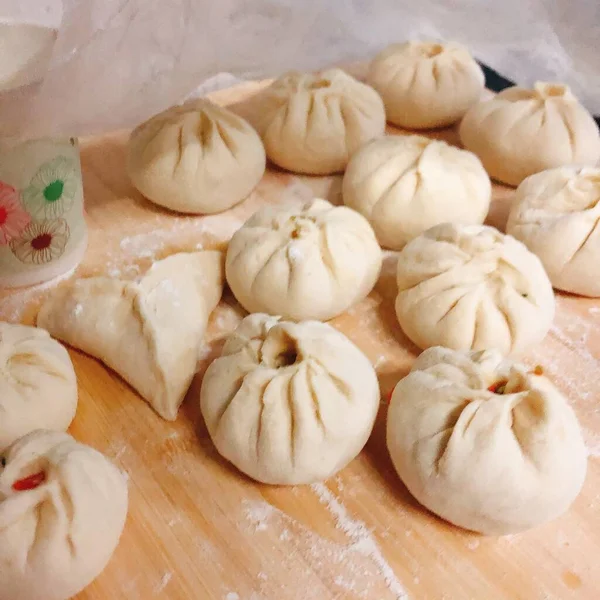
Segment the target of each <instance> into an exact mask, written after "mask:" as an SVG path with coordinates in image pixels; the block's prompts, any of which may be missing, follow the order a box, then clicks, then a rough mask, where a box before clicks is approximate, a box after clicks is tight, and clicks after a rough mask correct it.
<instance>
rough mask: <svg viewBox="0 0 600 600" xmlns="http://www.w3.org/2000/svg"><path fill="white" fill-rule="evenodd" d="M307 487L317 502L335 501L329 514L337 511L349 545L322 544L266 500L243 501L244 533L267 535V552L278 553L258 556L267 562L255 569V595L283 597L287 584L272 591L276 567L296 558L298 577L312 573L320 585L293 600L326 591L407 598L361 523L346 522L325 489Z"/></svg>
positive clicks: (309, 599)
mask: <svg viewBox="0 0 600 600" xmlns="http://www.w3.org/2000/svg"><path fill="white" fill-rule="evenodd" d="M323 487H325V486H323ZM313 489H315V490H318V492H319V493H318V494H317V495H318V496H319V498H320V499H321V498H323V500H325V499H327V500H328V502H329V503H330V502H335V503H337V508H336V509H335V510H337V511H339V512H338V513H337V515H338V516H337V517H336V522H337V525H338V527H339V528H340V530H341V531H343V533H344V534H345V535H346V536H347V537H348V538H349V543H347V544H343V543H335V542H333V541H330V540H327V539H325V538H323V537H321V536H319V535H317V534H316V533H315V532H313V531H312V530H311V529H309V528H308V527H306V526H304V525H303V524H301V523H299V522H297V521H295V520H294V519H292V518H291V517H290V516H288V515H286V514H285V513H283V512H282V511H280V510H278V509H277V508H275V507H274V506H272V505H270V504H268V503H267V502H263V501H256V502H250V501H244V502H243V504H242V506H243V509H244V514H245V517H246V521H247V523H248V531H249V533H251V534H254V535H264V536H269V537H270V538H271V539H273V544H274V547H273V550H274V551H277V550H279V551H280V552H281V553H280V554H279V556H278V557H274V558H271V557H269V558H268V559H267V558H266V557H262V558H263V560H265V559H266V560H268V561H269V562H268V563H267V564H263V565H261V568H262V571H261V573H262V577H259V578H257V583H258V585H259V588H260V589H259V590H258V591H259V592H260V593H264V594H265V596H266V597H267V598H271V597H278V596H276V595H274V594H276V593H277V592H281V591H283V589H285V592H286V593H287V594H289V592H290V589H289V586H288V585H284V586H283V588H282V590H278V589H277V588H276V587H274V586H275V585H276V584H275V579H276V578H277V577H279V576H280V574H281V571H282V569H283V570H285V569H286V568H288V567H289V568H291V569H296V568H297V567H296V565H297V564H298V562H297V559H298V556H297V555H300V556H301V557H302V560H303V562H304V563H305V564H306V565H307V569H306V572H304V573H299V576H304V577H305V578H308V577H310V576H311V575H312V574H316V575H317V576H318V580H319V581H321V582H322V583H323V584H324V586H325V587H323V588H322V589H320V588H318V587H314V588H313V587H311V588H310V589H299V590H298V594H297V596H294V597H293V600H322V598H323V597H327V594H328V593H329V594H330V593H331V588H333V589H334V590H338V593H339V597H340V598H344V599H350V598H352V599H361V600H362V599H364V600H369V599H371V598H377V599H378V600H387V598H389V599H390V600H407V599H408V596H407V594H406V592H405V591H404V589H403V588H402V585H401V584H400V582H399V581H398V579H397V578H396V576H395V575H394V573H393V571H392V569H391V567H390V566H389V565H388V563H387V562H386V560H385V559H384V558H383V556H382V554H381V551H380V550H379V548H378V546H377V544H376V542H375V541H374V538H373V535H372V534H371V532H370V531H369V530H368V529H367V527H366V525H365V524H364V523H361V522H359V521H354V520H352V519H350V518H349V517H348V515H347V511H346V509H345V508H344V507H343V505H342V504H341V503H340V502H339V501H338V500H337V499H336V498H335V497H334V496H333V494H331V492H329V490H327V488H325V490H327V492H324V491H323V490H321V488H320V484H318V485H317V486H316V487H315V486H313ZM330 510H333V509H331V508H330ZM340 515H341V516H340ZM334 516H335V515H334ZM282 542H285V545H282ZM294 554H295V555H296V557H295V558H294ZM281 561H283V564H282V563H281ZM287 597H289V596H286V598H287ZM336 597H338V596H336ZM290 600H291V597H290Z"/></svg>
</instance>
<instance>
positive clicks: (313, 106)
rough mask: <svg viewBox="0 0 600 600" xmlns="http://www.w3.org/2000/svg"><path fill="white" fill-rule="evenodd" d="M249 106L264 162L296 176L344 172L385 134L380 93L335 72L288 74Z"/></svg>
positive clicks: (344, 74) (257, 96)
mask: <svg viewBox="0 0 600 600" xmlns="http://www.w3.org/2000/svg"><path fill="white" fill-rule="evenodd" d="M248 107H249V113H248V119H249V120H250V122H251V123H252V124H253V125H254V126H255V127H256V129H257V131H258V132H259V133H260V135H261V137H262V139H263V142H264V144H265V149H266V151H267V156H268V157H269V160H271V161H272V162H273V163H275V164H276V165H278V166H280V167H282V168H284V169H287V170H288V171H293V172H297V173H309V174H311V175H327V174H330V173H337V172H340V171H343V170H344V169H345V167H346V164H347V163H348V159H349V158H350V156H351V155H352V154H353V153H354V152H355V151H356V150H357V149H358V148H360V147H361V146H362V145H363V144H364V143H365V142H368V141H369V140H371V139H372V138H374V137H377V136H380V135H383V133H384V131H385V110H384V108H383V102H382V101H381V98H380V97H379V94H377V92H376V91H375V90H374V89H373V88H371V87H369V86H368V85H365V84H364V83H361V82H360V81H357V80H356V79H354V78H353V77H351V76H350V75H348V74H346V73H344V71H341V70H340V69H330V70H328V71H323V72H322V73H316V74H311V73H295V72H293V73H288V74H287V75H285V76H283V77H281V78H280V79H277V80H276V81H275V82H274V83H273V84H272V85H271V86H270V87H268V88H267V89H266V90H264V91H263V92H261V93H259V94H257V95H256V96H255V97H254V98H253V99H251V100H250V101H249V103H248Z"/></svg>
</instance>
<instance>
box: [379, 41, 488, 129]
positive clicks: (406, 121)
mask: <svg viewBox="0 0 600 600" xmlns="http://www.w3.org/2000/svg"><path fill="white" fill-rule="evenodd" d="M367 82H368V83H369V84H370V85H372V86H373V87H374V88H375V89H376V90H377V91H378V92H379V93H380V94H381V97H382V98H383V102H384V104H385V112H386V115H387V119H388V121H390V123H393V124H394V125H398V126H399V127H407V128H408V129H427V128H430V127H446V126H447V125H452V124H453V123H456V122H457V121H459V120H460V119H462V117H463V116H464V114H465V113H466V112H467V110H468V109H469V108H471V106H473V104H475V103H476V102H477V101H478V100H479V98H480V97H481V93H482V92H483V88H484V86H485V77H484V75H483V71H482V70H481V67H480V66H479V65H478V64H477V62H476V61H475V60H474V59H473V57H472V56H471V55H470V54H469V51H468V50H467V49H466V48H465V47H464V46H461V45H460V44H456V43H454V42H450V43H447V44H438V43H436V42H417V41H411V42H405V43H403V44H392V45H391V46H389V47H388V48H386V49H385V50H383V51H382V52H381V53H380V54H378V55H377V56H376V57H375V58H374V59H373V62H372V63H371V67H370V70H369V75H368V77H367Z"/></svg>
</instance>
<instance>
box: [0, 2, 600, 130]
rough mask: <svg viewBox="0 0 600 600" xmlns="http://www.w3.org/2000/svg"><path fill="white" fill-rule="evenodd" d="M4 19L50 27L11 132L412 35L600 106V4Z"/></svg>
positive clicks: (5, 15) (108, 115)
mask: <svg viewBox="0 0 600 600" xmlns="http://www.w3.org/2000/svg"><path fill="white" fill-rule="evenodd" d="M6 22H13V23H14V22H26V23H29V24H34V25H37V26H46V27H48V28H50V30H51V31H52V32H53V33H52V38H51V40H50V42H51V43H49V45H48V47H47V48H44V49H43V51H42V52H41V60H42V63H41V66H40V64H38V65H37V69H38V71H39V73H35V77H33V79H34V81H28V80H27V79H25V80H24V81H25V82H24V83H23V81H21V85H18V86H17V87H14V86H13V87H11V88H10V89H4V91H0V136H3V137H6V136H19V137H28V138H30V137H39V136H44V135H85V134H92V133H100V132H103V131H108V130H115V129H120V128H124V127H130V126H132V125H135V124H136V123H138V122H140V121H141V120H143V119H145V118H147V117H149V116H150V115H152V114H154V113H156V112H158V111H160V110H162V109H164V108H166V107H167V106H169V105H172V104H175V103H178V102H180V101H181V100H182V99H183V98H184V97H186V96H187V95H188V94H189V93H191V92H193V90H195V89H196V88H197V87H198V86H199V85H200V84H201V83H202V82H204V81H206V80H207V79H208V78H210V77H212V76H214V75H215V74H217V73H223V72H226V73H231V74H232V75H233V76H235V77H240V78H252V79H255V78H264V77H270V76H275V75H277V74H280V73H282V72H285V71H287V70H290V69H317V68H322V67H327V66H331V65H333V64H340V63H345V62H350V61H356V60H365V59H369V58H370V57H372V56H373V55H374V54H375V53H376V52H377V51H378V50H380V49H381V48H383V47H384V46H386V45H387V44H389V43H391V42H394V41H400V40H405V39H410V38H412V39H418V38H421V39H442V40H444V39H445V40H451V39H452V40H456V41H459V42H462V43H464V44H466V45H467V46H468V47H469V48H470V49H471V51H472V52H473V54H474V55H475V57H476V58H477V59H479V60H481V61H483V62H485V63H486V64H488V65H489V66H491V67H492V68H494V69H496V70H497V71H499V72H500V73H501V74H502V75H504V76H506V77H508V78H510V79H512V80H513V81H517V82H518V83H521V84H531V83H533V82H534V81H535V80H546V81H561V82H565V83H568V84H569V85H570V86H571V87H572V89H573V91H574V92H575V94H576V95H577V96H578V97H579V98H580V100H581V101H582V102H583V103H584V105H586V107H587V108H588V109H589V110H591V111H592V112H595V113H596V114H598V113H600V58H599V57H598V40H599V39H600V2H598V0H503V1H502V2H492V1H488V2H486V1H484V0H437V1H436V0H421V1H420V2H413V1H412V0H168V1H167V0H62V1H61V0H0V23H6ZM54 30H56V31H55V32H54ZM1 33H2V31H0V34H1ZM1 42H2V40H1V35H0V51H1V50H2V49H3V46H2V43H1ZM10 54H11V53H10V52H6V51H4V52H0V66H2V65H3V63H4V66H5V67H6V61H10V60H11V58H10ZM38 58H39V57H38ZM40 77H41V79H40ZM0 83H1V81H0Z"/></svg>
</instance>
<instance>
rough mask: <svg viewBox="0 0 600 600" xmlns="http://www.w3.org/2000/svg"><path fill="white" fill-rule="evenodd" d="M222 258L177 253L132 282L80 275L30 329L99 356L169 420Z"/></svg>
mask: <svg viewBox="0 0 600 600" xmlns="http://www.w3.org/2000/svg"><path fill="white" fill-rule="evenodd" d="M222 263H223V255H222V253H221V252H214V251H211V252H194V253H191V254H185V253H182V254H175V255H173V256H170V257H168V258H166V259H164V260H161V261H159V262H157V263H155V264H154V266H153V267H152V269H150V271H148V273H147V274H146V275H145V276H144V277H143V278H142V279H141V281H140V282H128V281H120V280H117V279H108V278H106V277H92V278H89V279H80V280H78V281H75V283H74V284H72V285H68V286H65V287H60V288H58V289H57V290H56V291H55V292H53V293H52V294H51V295H50V297H49V298H48V299H47V300H46V302H45V303H44V304H43V305H42V308H41V310H40V313H39V315H38V321H37V324H38V327H43V328H44V329H47V330H48V331H49V332H50V333H51V334H52V335H53V336H55V337H57V338H58V339H60V340H62V341H64V342H66V343H67V344H69V345H71V346H74V347H75V348H79V349H80V350H82V351H83V352H86V353H87V354H90V355H92V356H95V357H96V358H99V359H100V360H101V361H102V362H103V363H105V364H106V365H108V366H109V367H110V368H111V369H114V370H115V371H116V372H117V373H118V374H119V375H121V377H123V379H125V380H126V381H127V382H128V383H129V384H131V386H132V387H134V388H135V389H136V390H137V391H138V392H139V393H140V395H141V396H142V397H143V398H145V399H146V400H147V401H148V402H149V403H150V405H151V406H152V407H153V408H154V410H156V412H157V413H158V414H159V415H160V416H161V417H163V418H164V419H167V420H169V421H172V420H175V419H176V418H177V411H178V409H179V406H180V405H181V403H182V402H183V398H184V397H185V394H186V392H187V390H188V388H189V385H190V383H191V381H192V377H193V376H194V373H195V372H196V363H197V357H198V349H199V346H200V344H201V342H202V339H203V337H204V333H205V331H206V326H207V323H208V317H209V315H210V313H211V312H212V311H213V309H214V308H215V307H216V306H217V304H218V302H219V299H220V298H221V293H222V291H223V264H222Z"/></svg>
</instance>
